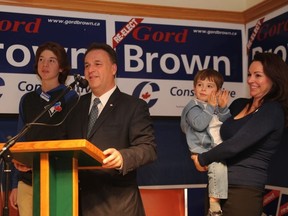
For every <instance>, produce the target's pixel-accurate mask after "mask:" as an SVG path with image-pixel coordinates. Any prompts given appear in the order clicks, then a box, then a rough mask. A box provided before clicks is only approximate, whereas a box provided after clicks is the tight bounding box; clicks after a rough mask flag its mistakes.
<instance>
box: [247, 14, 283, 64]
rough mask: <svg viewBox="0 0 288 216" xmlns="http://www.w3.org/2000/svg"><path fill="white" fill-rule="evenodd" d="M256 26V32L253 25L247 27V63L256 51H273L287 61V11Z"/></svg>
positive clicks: (264, 18)
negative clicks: (248, 41)
mask: <svg viewBox="0 0 288 216" xmlns="http://www.w3.org/2000/svg"><path fill="white" fill-rule="evenodd" d="M261 19H263V20H264V22H263V23H262V24H261V25H259V26H258V31H257V33H254V32H255V27H251V28H249V29H248V38H250V44H251V47H250V50H249V59H248V61H249V63H250V62H251V60H252V59H253V56H254V55H255V53H256V52H273V53H276V54H279V55H280V56H281V57H282V58H283V60H284V61H286V63H288V56H287V52H288V46H287V38H288V12H284V13H282V14H280V15H278V16H276V17H274V18H271V19H269V20H266V17H263V18H261Z"/></svg>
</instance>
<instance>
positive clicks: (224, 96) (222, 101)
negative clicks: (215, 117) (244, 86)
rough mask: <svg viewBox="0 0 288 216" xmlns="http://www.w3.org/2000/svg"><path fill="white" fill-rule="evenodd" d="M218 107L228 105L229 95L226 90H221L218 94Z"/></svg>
mask: <svg viewBox="0 0 288 216" xmlns="http://www.w3.org/2000/svg"><path fill="white" fill-rule="evenodd" d="M217 99H218V106H219V107H221V108H223V107H226V106H227V104H228V99H229V93H228V91H227V90H221V91H219V92H218V97H217Z"/></svg>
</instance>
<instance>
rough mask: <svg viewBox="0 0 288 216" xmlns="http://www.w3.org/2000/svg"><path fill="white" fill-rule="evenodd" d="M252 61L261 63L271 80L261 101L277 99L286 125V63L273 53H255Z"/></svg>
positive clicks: (287, 75) (287, 113) (287, 90)
mask: <svg viewBox="0 0 288 216" xmlns="http://www.w3.org/2000/svg"><path fill="white" fill-rule="evenodd" d="M254 61H258V62H260V63H261V64H262V66H263V71H264V73H265V75H266V76H267V77H269V79H270V80H271V81H272V87H271V89H270V91H269V92H268V93H267V94H266V95H265V96H264V97H263V98H262V102H266V101H278V102H279V103H280V104H281V105H282V107H283V109H284V112H285V122H286V126H288V88H287V84H288V65H287V64H286V63H285V62H284V61H283V60H282V58H281V57H280V56H279V55H276V54H274V53H256V54H255V56H254V59H253V61H252V62H254Z"/></svg>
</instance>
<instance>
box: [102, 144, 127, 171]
mask: <svg viewBox="0 0 288 216" xmlns="http://www.w3.org/2000/svg"><path fill="white" fill-rule="evenodd" d="M103 154H104V155H105V156H106V158H105V159H104V160H103V165H102V167H103V168H109V169H122V166H123V158H122V155H121V153H120V152H119V151H118V150H116V149H115V148H109V149H106V150H105V151H103Z"/></svg>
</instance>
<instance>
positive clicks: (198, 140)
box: [180, 98, 231, 154]
mask: <svg viewBox="0 0 288 216" xmlns="http://www.w3.org/2000/svg"><path fill="white" fill-rule="evenodd" d="M213 115H216V116H217V117H218V119H219V120H220V121H221V122H223V121H225V120H226V119H227V118H229V117H230V116H231V114H230V111H229V109H228V107H227V106H226V107H224V108H221V107H218V106H217V107H213V106H211V105H210V104H207V103H205V102H203V101H200V100H198V99H196V98H193V99H192V100H191V101H190V102H189V103H188V104H187V105H186V106H185V107H184V109H183V111H182V114H181V123H180V125H181V129H182V131H183V132H184V133H185V134H186V140H187V144H188V146H189V150H190V151H191V152H192V153H197V154H200V153H203V152H206V151H208V150H210V149H211V148H213V147H214V145H213V144H214V140H213V138H212V136H211V134H210V131H209V124H210V122H211V120H212V118H213Z"/></svg>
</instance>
